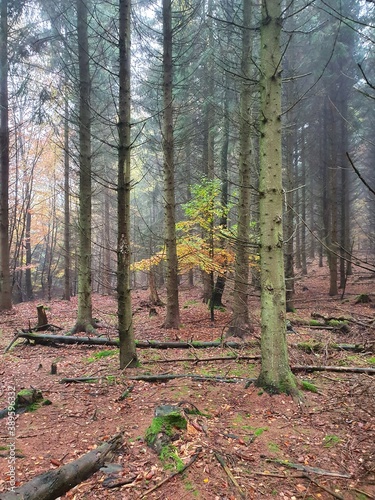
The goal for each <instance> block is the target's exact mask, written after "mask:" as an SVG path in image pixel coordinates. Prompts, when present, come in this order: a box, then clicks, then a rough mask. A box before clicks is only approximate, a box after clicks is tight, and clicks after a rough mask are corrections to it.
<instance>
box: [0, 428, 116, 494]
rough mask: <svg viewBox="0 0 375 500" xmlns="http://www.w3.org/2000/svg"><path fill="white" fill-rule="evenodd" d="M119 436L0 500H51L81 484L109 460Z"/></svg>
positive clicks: (10, 492)
mask: <svg viewBox="0 0 375 500" xmlns="http://www.w3.org/2000/svg"><path fill="white" fill-rule="evenodd" d="M122 441H123V435H122V433H119V434H116V435H115V436H113V437H112V438H111V439H110V440H109V441H106V442H105V443H103V444H102V445H101V446H99V447H98V448H96V449H95V450H91V451H89V452H88V453H86V455H83V456H82V457H80V458H78V459H77V460H74V461H73V462H70V463H68V464H66V465H63V466H62V467H59V468H58V469H55V470H50V471H48V472H45V473H44V474H41V475H40V476H37V477H35V478H34V479H32V480H31V481H29V482H28V483H25V484H24V485H22V486H20V487H19V488H16V489H15V490H14V491H9V492H8V493H0V500H24V499H26V498H27V500H54V499H55V498H58V497H60V496H62V495H64V494H65V493H66V492H67V491H69V490H70V489H72V488H74V486H76V485H77V484H79V483H82V481H85V480H86V479H88V478H89V477H90V476H92V475H93V474H94V473H95V472H97V471H98V470H99V469H100V468H101V467H103V466H104V463H105V462H108V461H109V460H110V459H111V458H110V457H111V454H112V453H113V452H114V451H116V450H117V449H118V448H119V447H120V446H121V444H122Z"/></svg>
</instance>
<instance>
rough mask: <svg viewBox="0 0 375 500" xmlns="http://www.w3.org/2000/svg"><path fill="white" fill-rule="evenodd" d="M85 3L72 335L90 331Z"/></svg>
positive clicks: (80, 11) (81, 5) (80, 5)
mask: <svg viewBox="0 0 375 500" xmlns="http://www.w3.org/2000/svg"><path fill="white" fill-rule="evenodd" d="M87 10H88V6H87V3H86V2H85V1H84V0H77V34H78V64H79V257H78V317H77V323H76V325H75V327H74V328H73V332H74V333H76V332H92V331H93V330H94V328H93V320H92V297H91V216H92V210H91V108H90V93H91V84H90V55H89V47H88V33H87V26H88V24H87Z"/></svg>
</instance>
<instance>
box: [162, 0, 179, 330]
mask: <svg viewBox="0 0 375 500" xmlns="http://www.w3.org/2000/svg"><path fill="white" fill-rule="evenodd" d="M172 64H173V63H172V2H171V0H163V109H164V113H163V153H164V200H165V205H164V210H165V215H164V217H165V229H164V230H165V250H166V261H167V283H166V287H167V303H166V306H167V307H166V317H165V321H164V325H163V326H164V328H179V326H180V307H179V297H178V260H177V245H176V202H175V185H174V184H175V166H174V138H173V95H172V87H173V66H172Z"/></svg>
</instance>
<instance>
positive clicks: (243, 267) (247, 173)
mask: <svg viewBox="0 0 375 500" xmlns="http://www.w3.org/2000/svg"><path fill="white" fill-rule="evenodd" d="M242 9H243V30H242V59H241V74H242V78H243V80H242V84H241V94H240V113H239V115H240V132H239V133H240V158H239V200H238V220H237V239H236V258H235V268H234V269H235V270H234V290H233V305H232V307H233V316H232V319H231V324H230V326H229V328H228V332H227V334H228V335H233V336H235V337H243V336H244V335H245V334H247V333H249V332H251V331H252V329H253V328H252V326H251V323H250V315H249V306H248V294H249V255H250V248H249V242H250V203H251V155H252V137H251V136H252V134H251V126H252V113H251V97H252V88H251V83H250V82H251V67H252V64H251V57H252V42H251V36H252V32H251V30H250V29H249V28H250V24H251V12H252V7H251V2H248V1H247V0H243V2H242Z"/></svg>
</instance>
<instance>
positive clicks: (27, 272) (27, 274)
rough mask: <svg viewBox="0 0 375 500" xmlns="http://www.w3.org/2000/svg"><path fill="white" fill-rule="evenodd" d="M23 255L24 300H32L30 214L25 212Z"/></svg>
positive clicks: (28, 211)
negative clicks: (24, 267)
mask: <svg viewBox="0 0 375 500" xmlns="http://www.w3.org/2000/svg"><path fill="white" fill-rule="evenodd" d="M25 253H26V269H25V299H26V300H27V301H28V300H33V298H34V294H33V285H32V281H31V212H30V210H27V214H26V228H25Z"/></svg>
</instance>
